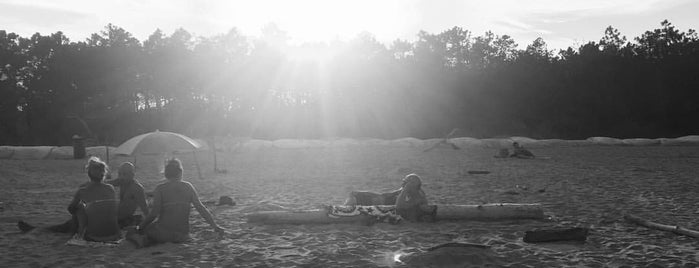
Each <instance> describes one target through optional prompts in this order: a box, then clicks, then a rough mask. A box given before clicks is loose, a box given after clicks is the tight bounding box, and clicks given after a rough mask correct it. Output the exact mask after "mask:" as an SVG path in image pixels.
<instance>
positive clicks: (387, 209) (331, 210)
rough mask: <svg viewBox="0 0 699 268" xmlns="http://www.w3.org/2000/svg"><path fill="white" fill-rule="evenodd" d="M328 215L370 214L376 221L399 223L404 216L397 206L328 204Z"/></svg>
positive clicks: (336, 216) (337, 216) (334, 216)
mask: <svg viewBox="0 0 699 268" xmlns="http://www.w3.org/2000/svg"><path fill="white" fill-rule="evenodd" d="M327 209H328V217H331V218H339V217H352V216H359V215H363V216H369V217H371V218H373V219H374V220H375V221H376V222H387V223H391V224H396V223H399V222H400V221H401V220H402V218H401V217H400V215H398V213H396V207H395V206H328V208H327Z"/></svg>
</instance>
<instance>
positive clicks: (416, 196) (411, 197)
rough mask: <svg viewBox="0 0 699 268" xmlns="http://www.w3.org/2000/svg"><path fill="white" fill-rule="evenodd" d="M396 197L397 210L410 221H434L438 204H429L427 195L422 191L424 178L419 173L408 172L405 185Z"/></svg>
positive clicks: (404, 181) (404, 180)
mask: <svg viewBox="0 0 699 268" xmlns="http://www.w3.org/2000/svg"><path fill="white" fill-rule="evenodd" d="M401 189H402V190H401V192H400V194H399V195H398V197H397V199H396V212H397V213H398V215H400V216H401V217H402V218H403V219H405V220H408V221H434V216H435V214H436V212H437V207H436V206H430V205H428V204H427V196H426V195H425V192H424V191H422V180H421V179H420V177H419V176H418V175H417V174H408V175H407V176H405V178H404V179H403V187H402V188H401Z"/></svg>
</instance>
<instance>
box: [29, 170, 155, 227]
mask: <svg viewBox="0 0 699 268" xmlns="http://www.w3.org/2000/svg"><path fill="white" fill-rule="evenodd" d="M107 170H109V168H108V167H107ZM107 173H108V172H107ZM134 175H135V168H134V166H133V164H131V163H130V162H125V163H123V164H121V166H120V167H119V171H118V178H116V179H114V180H105V181H104V183H106V184H111V185H113V186H117V187H119V208H118V214H117V218H118V223H119V227H120V228H124V227H126V226H133V225H136V224H138V223H140V222H141V220H142V216H140V215H134V213H135V212H136V208H137V207H140V208H141V212H142V213H143V215H148V204H147V203H146V195H145V191H144V189H143V185H141V184H140V183H139V182H138V181H137V180H136V179H134ZM108 176H109V175H107V177H108ZM88 184H90V182H89V181H88V182H86V183H83V184H81V185H80V186H79V189H80V188H83V187H86V186H87V185H88ZM17 225H18V227H19V229H20V230H22V231H23V232H28V231H30V230H33V229H35V228H36V227H34V226H32V225H30V224H28V223H26V222H24V221H20V222H18V223H17ZM45 229H46V230H49V231H51V232H57V233H69V234H71V235H72V234H75V233H76V232H77V230H78V219H77V216H76V215H75V214H73V215H72V217H71V219H69V220H68V221H66V222H64V223H61V224H57V225H53V226H49V227H46V228H45Z"/></svg>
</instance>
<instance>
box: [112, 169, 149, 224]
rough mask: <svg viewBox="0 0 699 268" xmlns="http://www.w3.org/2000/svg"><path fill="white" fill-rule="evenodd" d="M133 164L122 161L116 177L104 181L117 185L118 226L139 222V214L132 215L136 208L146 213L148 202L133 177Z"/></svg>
mask: <svg viewBox="0 0 699 268" xmlns="http://www.w3.org/2000/svg"><path fill="white" fill-rule="evenodd" d="M135 174H136V173H135V168H134V165H133V164H131V163H130V162H124V163H122V164H121V166H120V167H119V171H118V177H117V178H116V179H113V180H108V181H106V183H108V184H111V185H114V186H117V187H119V212H118V214H117V215H118V216H117V217H118V219H119V227H121V228H124V227H126V226H133V225H137V224H139V223H140V222H141V220H142V216H141V215H134V213H135V212H136V208H140V209H141V213H143V215H148V203H147V202H146V193H145V190H144V189H143V185H141V183H140V182H138V180H136V179H135V178H134V177H135Z"/></svg>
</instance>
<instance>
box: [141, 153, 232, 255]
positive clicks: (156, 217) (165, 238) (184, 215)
mask: <svg viewBox="0 0 699 268" xmlns="http://www.w3.org/2000/svg"><path fill="white" fill-rule="evenodd" d="M164 173H165V178H166V179H167V181H166V182H164V183H162V184H160V185H158V186H157V187H156V188H155V191H154V196H153V206H152V208H151V210H150V213H149V214H148V216H146V218H145V219H143V221H142V222H141V224H139V225H138V227H137V228H136V230H137V233H139V234H142V235H141V236H133V237H127V238H129V240H131V241H133V242H134V243H136V245H137V246H139V247H142V246H148V245H152V244H157V243H165V242H185V241H187V240H189V212H190V208H191V206H192V205H194V208H195V209H196V210H197V211H198V212H199V215H201V216H202V217H203V218H204V220H206V222H207V223H209V225H211V227H213V229H214V231H216V232H217V233H223V232H224V230H223V229H222V228H221V227H219V226H218V225H217V224H216V222H215V221H214V218H213V216H212V215H211V212H209V210H208V209H207V208H206V207H205V206H204V205H203V204H202V203H201V200H199V195H198V194H197V191H196V189H195V188H194V186H193V185H192V184H191V183H189V182H187V181H183V180H182V163H181V162H180V160H178V159H176V158H173V159H170V160H168V161H167V164H166V165H165V172H164Z"/></svg>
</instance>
